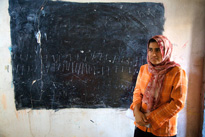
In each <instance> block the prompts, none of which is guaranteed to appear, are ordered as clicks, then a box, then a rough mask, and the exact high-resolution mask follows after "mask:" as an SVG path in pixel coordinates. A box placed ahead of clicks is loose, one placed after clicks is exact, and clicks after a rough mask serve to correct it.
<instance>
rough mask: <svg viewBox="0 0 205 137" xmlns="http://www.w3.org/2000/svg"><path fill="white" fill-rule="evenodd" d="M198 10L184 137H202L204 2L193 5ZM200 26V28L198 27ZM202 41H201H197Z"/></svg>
mask: <svg viewBox="0 0 205 137" xmlns="http://www.w3.org/2000/svg"><path fill="white" fill-rule="evenodd" d="M194 4H195V5H196V6H198V8H195V13H194V16H193V17H195V18H194V19H193V24H192V29H193V30H192V40H190V41H192V43H191V44H190V45H191V50H190V51H191V54H190V59H189V60H190V64H189V79H188V93H187V106H186V115H187V124H186V137H195V136H197V137H202V127H203V113H204V101H203V100H204V90H203V76H204V75H203V73H205V68H203V67H204V59H205V53H204V51H205V47H204V45H205V41H203V40H204V37H205V35H204V34H205V32H204V30H205V27H204V24H205V14H204V10H205V8H204V7H203V6H202V5H205V2H204V1H203V2H201V3H197V2H196V3H194ZM198 26H200V27H198ZM198 40H202V41H198Z"/></svg>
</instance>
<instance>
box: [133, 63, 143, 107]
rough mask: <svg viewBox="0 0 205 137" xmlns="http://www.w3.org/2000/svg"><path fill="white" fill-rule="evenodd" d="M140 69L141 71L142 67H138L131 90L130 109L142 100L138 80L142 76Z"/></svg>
mask: <svg viewBox="0 0 205 137" xmlns="http://www.w3.org/2000/svg"><path fill="white" fill-rule="evenodd" d="M142 71H143V68H142V67H140V71H139V74H138V76H137V82H136V85H135V89H134V92H133V102H132V104H131V105H130V109H132V110H134V108H135V106H136V105H137V104H139V103H141V102H142V94H141V88H140V80H141V76H142Z"/></svg>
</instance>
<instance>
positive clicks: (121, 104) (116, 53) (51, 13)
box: [9, 0, 164, 109]
mask: <svg viewBox="0 0 205 137" xmlns="http://www.w3.org/2000/svg"><path fill="white" fill-rule="evenodd" d="M9 13H10V17H11V22H10V26H11V40H12V66H13V83H14V92H15V103H16V108H17V109H24V108H32V109H40V108H46V109H59V108H107V107H112V108H125V107H129V105H130V103H131V101H132V92H133V89H134V86H135V81H136V77H137V74H138V70H139V68H140V66H141V65H142V64H145V63H146V45H147V41H148V39H149V38H150V37H151V36H153V35H157V34H162V32H163V25H164V6H163V5H162V4H161V3H72V2H59V1H41V0H25V1H23V0H9Z"/></svg>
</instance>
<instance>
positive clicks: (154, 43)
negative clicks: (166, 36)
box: [149, 42, 160, 48]
mask: <svg viewBox="0 0 205 137" xmlns="http://www.w3.org/2000/svg"><path fill="white" fill-rule="evenodd" d="M149 48H160V46H159V45H158V43H157V42H150V43H149Z"/></svg>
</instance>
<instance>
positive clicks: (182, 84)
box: [148, 69, 187, 130]
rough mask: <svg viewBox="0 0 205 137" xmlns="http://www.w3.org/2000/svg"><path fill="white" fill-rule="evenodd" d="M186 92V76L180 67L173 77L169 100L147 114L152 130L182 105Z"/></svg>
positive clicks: (170, 116) (175, 112)
mask: <svg viewBox="0 0 205 137" xmlns="http://www.w3.org/2000/svg"><path fill="white" fill-rule="evenodd" d="M186 93H187V77H186V73H185V71H184V70H183V69H180V70H179V71H178V72H177V74H176V76H175V78H174V82H173V89H172V92H171V101H170V102H167V103H165V104H163V105H162V106H160V107H159V108H157V109H155V110H154V111H152V112H151V113H150V115H149V116H148V119H149V121H150V124H151V126H152V129H153V130H157V129H158V128H160V127H161V126H162V125H163V124H164V123H165V122H166V121H168V120H169V119H170V118H172V117H173V116H174V115H176V114H177V113H178V112H179V111H180V110H181V109H182V108H183V107H184V104H185V100H186Z"/></svg>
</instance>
